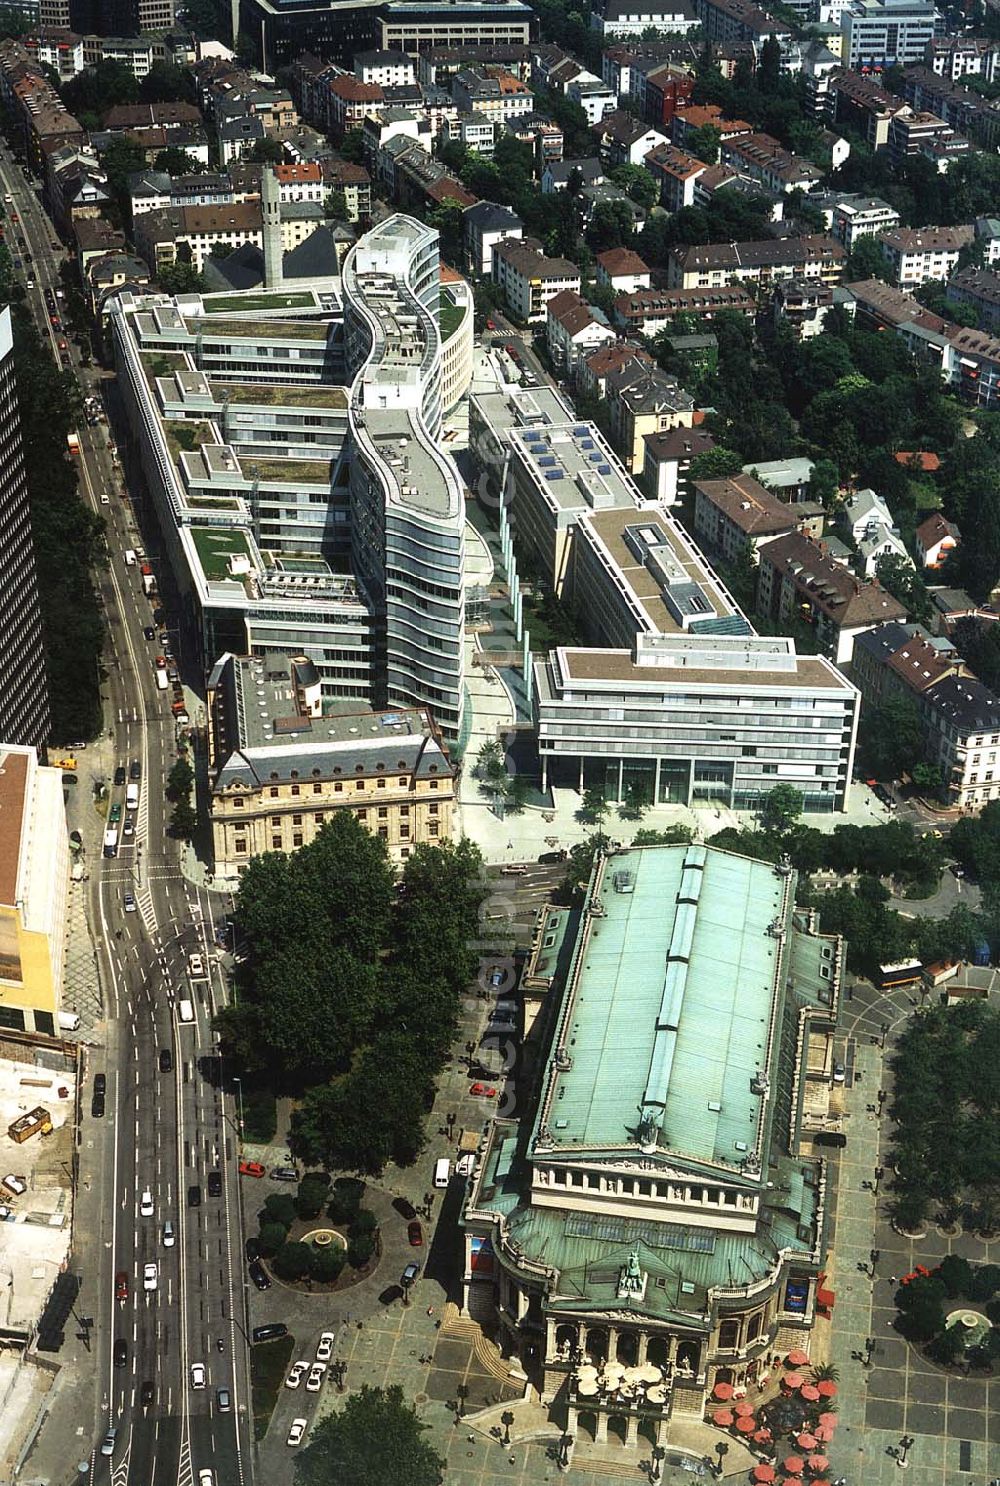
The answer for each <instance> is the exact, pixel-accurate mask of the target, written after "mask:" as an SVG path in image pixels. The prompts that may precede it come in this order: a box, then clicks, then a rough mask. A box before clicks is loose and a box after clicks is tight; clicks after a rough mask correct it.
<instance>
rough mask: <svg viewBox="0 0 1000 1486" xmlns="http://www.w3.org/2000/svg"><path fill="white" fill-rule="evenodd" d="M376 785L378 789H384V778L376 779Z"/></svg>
mask: <svg viewBox="0 0 1000 1486" xmlns="http://www.w3.org/2000/svg"><path fill="white" fill-rule="evenodd" d="M377 787H378V788H379V789H385V780H384V779H379V780H378V784H377Z"/></svg>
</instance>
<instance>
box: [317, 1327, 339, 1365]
mask: <svg viewBox="0 0 1000 1486" xmlns="http://www.w3.org/2000/svg"><path fill="white" fill-rule="evenodd" d="M335 1341H336V1337H335V1336H334V1334H333V1332H332V1331H323V1332H321V1333H320V1338H319V1342H318V1343H317V1346H316V1361H317V1362H329V1360H330V1358H331V1357H332V1356H333V1344H334V1342H335Z"/></svg>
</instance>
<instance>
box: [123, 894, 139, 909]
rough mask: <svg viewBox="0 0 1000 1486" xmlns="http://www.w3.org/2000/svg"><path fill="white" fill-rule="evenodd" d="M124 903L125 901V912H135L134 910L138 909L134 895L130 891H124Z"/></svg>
mask: <svg viewBox="0 0 1000 1486" xmlns="http://www.w3.org/2000/svg"><path fill="white" fill-rule="evenodd" d="M124 903H125V912H126V913H136V912H138V910H137V908H136V903H135V897H134V895H133V894H132V893H126V894H125V899H124Z"/></svg>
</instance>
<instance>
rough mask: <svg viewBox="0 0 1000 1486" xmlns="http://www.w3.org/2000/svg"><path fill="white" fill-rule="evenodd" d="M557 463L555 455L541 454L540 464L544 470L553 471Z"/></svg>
mask: <svg viewBox="0 0 1000 1486" xmlns="http://www.w3.org/2000/svg"><path fill="white" fill-rule="evenodd" d="M555 462H556V456H555V455H554V454H540V455H539V457H538V463H539V464H540V465H541V467H542V469H543V470H548V469H551V468H552V466H553V465H554V464H555Z"/></svg>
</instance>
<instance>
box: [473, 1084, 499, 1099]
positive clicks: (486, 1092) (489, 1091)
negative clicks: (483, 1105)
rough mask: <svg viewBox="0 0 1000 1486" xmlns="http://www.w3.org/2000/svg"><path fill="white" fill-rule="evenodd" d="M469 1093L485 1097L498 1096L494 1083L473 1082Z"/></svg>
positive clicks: (493, 1097) (492, 1097)
mask: <svg viewBox="0 0 1000 1486" xmlns="http://www.w3.org/2000/svg"><path fill="white" fill-rule="evenodd" d="M469 1093H470V1094H475V1095H476V1096H477V1098H483V1099H495V1098H496V1097H497V1091H496V1089H495V1088H494V1087H493V1085H492V1084H473V1085H472V1088H471V1089H470V1090H469Z"/></svg>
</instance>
